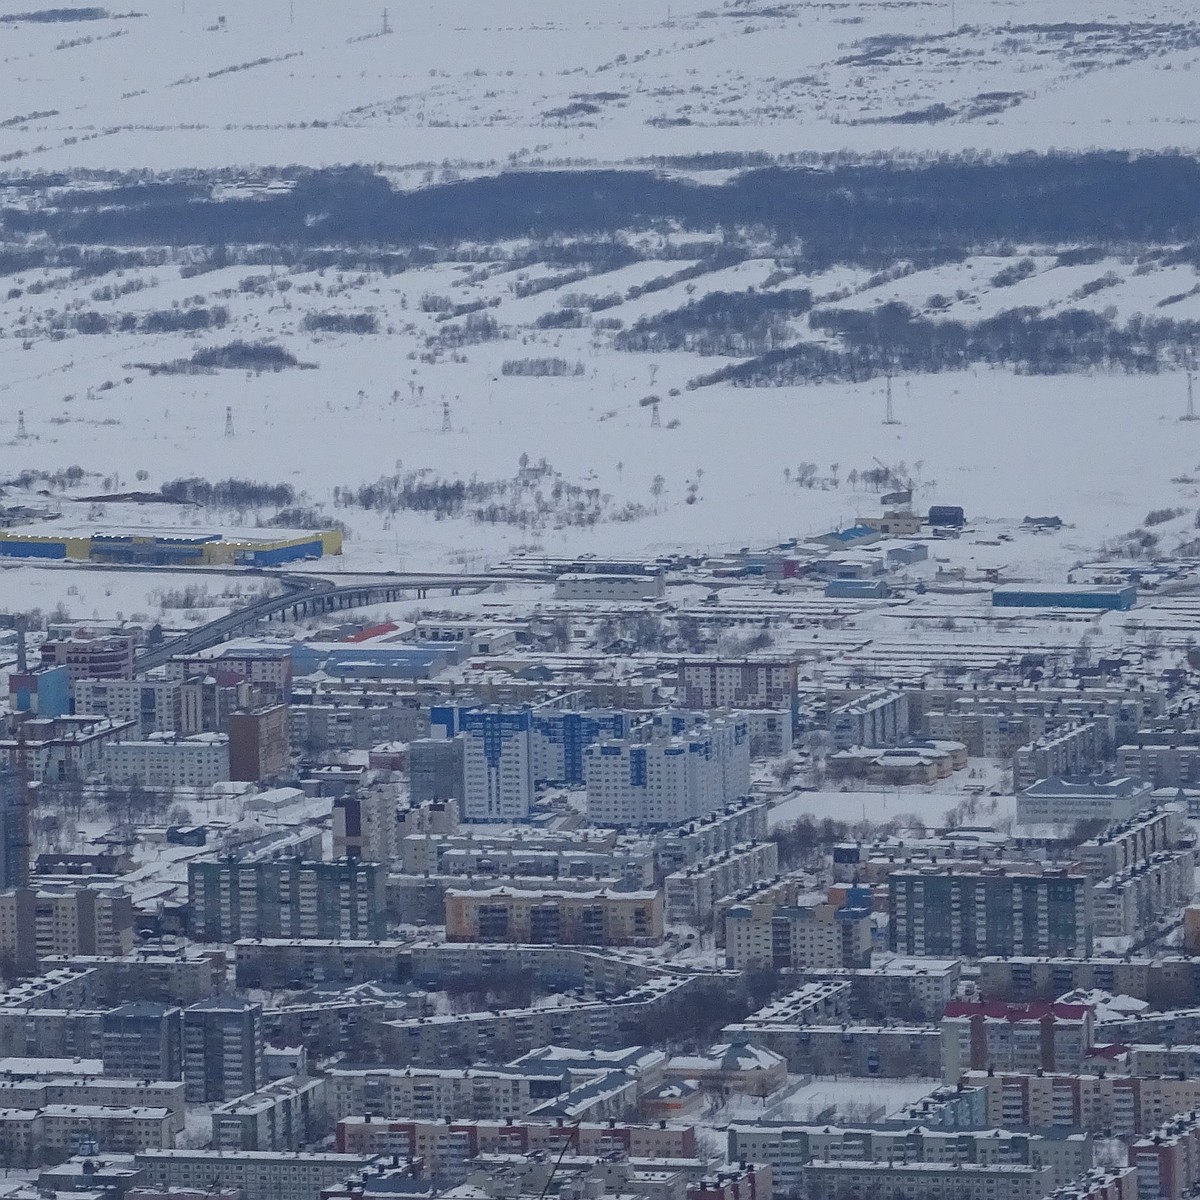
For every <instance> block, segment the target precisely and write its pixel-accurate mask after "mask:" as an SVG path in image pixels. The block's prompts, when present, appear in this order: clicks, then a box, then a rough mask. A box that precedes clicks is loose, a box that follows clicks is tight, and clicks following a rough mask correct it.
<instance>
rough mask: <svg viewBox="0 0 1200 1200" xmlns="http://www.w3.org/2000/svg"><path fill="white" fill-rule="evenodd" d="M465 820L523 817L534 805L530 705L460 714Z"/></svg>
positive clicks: (519, 818) (502, 819) (520, 818)
mask: <svg viewBox="0 0 1200 1200" xmlns="http://www.w3.org/2000/svg"><path fill="white" fill-rule="evenodd" d="M462 733H463V796H462V816H463V820H465V821H524V820H526V819H527V818H528V816H529V810H530V809H531V808H532V807H533V738H532V733H533V717H532V714H531V713H530V712H529V710H528V709H502V708H484V709H477V710H475V711H473V712H465V713H463V714H462Z"/></svg>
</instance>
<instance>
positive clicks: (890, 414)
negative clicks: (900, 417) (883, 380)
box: [883, 374, 900, 425]
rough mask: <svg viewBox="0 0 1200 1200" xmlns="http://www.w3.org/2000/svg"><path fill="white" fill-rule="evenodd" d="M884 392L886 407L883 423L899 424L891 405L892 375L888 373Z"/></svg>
mask: <svg viewBox="0 0 1200 1200" xmlns="http://www.w3.org/2000/svg"><path fill="white" fill-rule="evenodd" d="M886 394H887V408H886V411H885V413H884V417H883V423H884V424H885V425H899V424H900V422H899V421H897V420H896V412H895V409H893V407H892V377H891V375H890V374H889V375H888V376H887V393H886Z"/></svg>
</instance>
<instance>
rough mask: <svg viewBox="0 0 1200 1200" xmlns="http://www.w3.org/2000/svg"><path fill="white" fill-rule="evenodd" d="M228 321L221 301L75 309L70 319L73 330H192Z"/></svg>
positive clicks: (165, 331) (183, 331) (176, 331)
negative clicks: (128, 309) (125, 309)
mask: <svg viewBox="0 0 1200 1200" xmlns="http://www.w3.org/2000/svg"><path fill="white" fill-rule="evenodd" d="M228 323H229V309H227V308H226V307H225V306H224V305H223V304H215V305H213V307H212V308H201V307H196V308H162V309H156V310H155V311H154V312H148V313H145V314H144V315H143V316H142V317H141V318H140V319H139V318H138V316H137V315H136V314H135V313H101V312H96V311H95V310H93V309H88V310H87V311H85V312H80V313H75V314H74V315H73V316H72V317H71V320H70V324H71V327H72V328H73V329H74V330H75V332H76V333H113V332H117V333H195V332H197V331H199V330H202V329H221V328H222V327H224V326H225V325H227V324H228Z"/></svg>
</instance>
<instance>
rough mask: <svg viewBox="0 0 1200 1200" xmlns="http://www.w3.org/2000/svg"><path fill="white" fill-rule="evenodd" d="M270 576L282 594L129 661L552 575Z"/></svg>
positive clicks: (153, 662)
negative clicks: (275, 620) (265, 627)
mask: <svg viewBox="0 0 1200 1200" xmlns="http://www.w3.org/2000/svg"><path fill="white" fill-rule="evenodd" d="M275 578H277V579H279V580H280V581H281V582H282V584H283V586H284V589H285V590H284V592H283V594H282V595H279V596H268V597H266V598H264V599H262V600H256V601H255V602H254V603H253V604H248V605H247V606H246V607H245V608H239V609H238V610H237V611H236V612H231V613H227V614H226V615H225V616H223V617H218V618H217V619H216V620H215V621H209V622H208V624H207V625H201V626H199V627H198V628H196V629H192V630H189V631H188V632H187V633H184V634H181V635H180V636H179V637H175V638H171V639H170V641H166V642H163V644H162V645H161V646H155V647H154V648H153V649H149V650H144V651H143V652H142V653H141V654H139V655H138V656H137V658H136V660H135V661H134V669H135V670H137V671H149V670H151V669H152V668H153V667H160V666H162V664H163V663H165V662H166V661H167V660H168V659H171V658H174V657H175V656H176V655H177V654H194V653H195V652H196V651H197V650H207V649H209V648H210V647H211V646H216V645H218V644H219V643H220V642H224V641H227V640H228V639H229V638H231V637H235V636H237V635H238V634H241V633H246V632H248V631H249V630H252V629H253V628H254V627H255V626H257V625H258V623H259V622H260V621H269V620H270V619H271V618H272V617H279V618H280V620H283V621H299V620H302V619H304V618H305V617H313V616H319V615H320V614H322V613H329V612H336V611H337V610H338V609H347V608H364V607H367V606H369V605H372V604H389V603H392V602H394V601H397V600H403V599H405V598H406V597H408V596H410V595H413V594H414V593H415V595H416V597H417V598H418V599H421V598H424V597H425V596H427V595H428V594H429V593H430V592H433V591H447V592H449V593H450V594H451V595H452V596H457V595H458V593H459V592H461V591H463V590H464V589H467V588H474V589H476V590H478V591H482V590H483V589H484V588H486V587H489V586H490V585H491V584H493V583H513V582H524V583H548V582H553V579H554V577H553V576H552V575H544V576H535V575H527V574H517V573H515V572H514V573H511V574H509V573H503V574H494V575H493V574H486V575H483V574H455V573H452V572H441V573H440V572H424V573H414V574H397V575H389V576H387V577H385V578H380V579H378V580H372V581H371V582H369V583H352V584H336V583H334V582H333V581H332V580H329V579H325V578H322V577H320V576H309V575H279V576H275Z"/></svg>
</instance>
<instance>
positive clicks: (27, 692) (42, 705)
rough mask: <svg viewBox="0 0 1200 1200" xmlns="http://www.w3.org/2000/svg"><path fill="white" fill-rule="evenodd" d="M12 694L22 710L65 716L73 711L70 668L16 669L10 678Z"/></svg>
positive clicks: (37, 713) (9, 683)
mask: <svg viewBox="0 0 1200 1200" xmlns="http://www.w3.org/2000/svg"><path fill="white" fill-rule="evenodd" d="M8 694H9V698H10V700H11V702H12V705H13V707H14V708H15V709H16V710H17V711H18V712H25V713H33V714H35V715H36V716H39V717H65V716H66V715H67V714H68V713H69V712H70V711H71V671H70V668H69V667H40V668H38V669H37V670H33V671H14V672H13V673H12V674H11V675H10V676H9V677H8Z"/></svg>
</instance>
